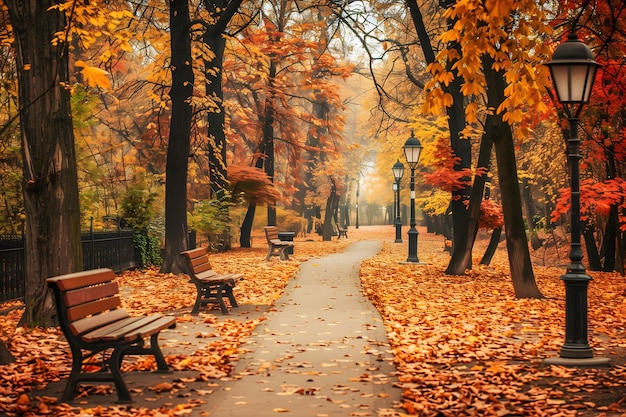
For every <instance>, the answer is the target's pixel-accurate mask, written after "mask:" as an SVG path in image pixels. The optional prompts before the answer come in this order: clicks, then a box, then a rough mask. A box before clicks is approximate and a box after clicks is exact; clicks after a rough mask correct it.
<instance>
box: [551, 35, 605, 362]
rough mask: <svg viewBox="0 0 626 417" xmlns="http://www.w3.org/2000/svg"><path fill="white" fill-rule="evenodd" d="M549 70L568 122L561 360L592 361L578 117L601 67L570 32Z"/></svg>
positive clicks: (558, 48)
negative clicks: (568, 233) (568, 218)
mask: <svg viewBox="0 0 626 417" xmlns="http://www.w3.org/2000/svg"><path fill="white" fill-rule="evenodd" d="M546 65H547V66H548V67H549V68H550V74H551V76H552V82H553V83H554V87H555V90H556V95H557V98H558V100H559V102H560V103H561V104H562V105H563V110H564V111H565V114H566V116H567V120H568V121H569V135H568V136H569V137H568V138H567V157H568V162H569V171H570V189H571V226H570V227H571V247H570V253H569V258H570V264H569V265H568V266H567V272H566V273H565V275H562V276H561V280H562V281H563V282H564V283H565V343H564V344H563V346H562V347H561V352H560V357H561V358H564V359H584V358H592V357H593V352H592V350H591V347H590V346H589V343H588V335H587V287H588V285H589V281H591V277H590V276H589V275H587V274H586V273H585V267H584V266H583V264H582V262H581V261H582V258H583V253H582V247H581V244H580V178H579V176H580V173H579V167H578V163H579V160H580V158H581V156H580V138H579V137H578V117H579V116H580V113H581V110H582V108H583V106H584V105H585V104H586V103H588V102H589V97H590V95H591V89H592V87H593V81H594V79H595V76H596V70H597V69H598V67H599V66H600V64H598V63H597V62H596V61H595V59H594V56H593V53H592V52H591V50H590V49H589V47H588V46H587V45H585V44H584V43H582V42H581V41H579V40H578V37H577V36H576V32H575V31H574V30H572V32H570V34H569V36H568V38H567V41H565V42H563V43H561V45H559V46H558V47H557V48H556V50H555V51H554V55H553V56H552V61H550V62H548V63H546Z"/></svg>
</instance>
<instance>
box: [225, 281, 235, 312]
mask: <svg viewBox="0 0 626 417" xmlns="http://www.w3.org/2000/svg"><path fill="white" fill-rule="evenodd" d="M234 286H235V283H234V282H232V283H229V284H226V285H224V289H223V292H222V297H224V296H226V297H228V301H230V306H231V307H239V304H237V300H235V295H234V294H233V287H234Z"/></svg>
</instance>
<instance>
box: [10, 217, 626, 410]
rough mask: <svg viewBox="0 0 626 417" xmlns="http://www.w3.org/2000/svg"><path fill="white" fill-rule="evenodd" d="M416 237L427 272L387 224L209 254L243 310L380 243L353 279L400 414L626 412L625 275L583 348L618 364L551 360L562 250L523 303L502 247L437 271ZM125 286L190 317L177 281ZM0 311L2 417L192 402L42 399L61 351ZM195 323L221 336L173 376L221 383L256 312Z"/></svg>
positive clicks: (155, 276)
mask: <svg viewBox="0 0 626 417" xmlns="http://www.w3.org/2000/svg"><path fill="white" fill-rule="evenodd" d="M420 231H421V230H420ZM421 232H422V233H420V236H419V257H420V260H421V261H422V264H421V265H404V264H402V263H401V262H402V261H404V260H405V259H406V256H407V245H406V239H405V243H403V244H397V243H393V240H394V229H393V227H391V226H379V227H361V228H360V229H355V228H354V227H351V228H350V231H349V236H350V239H348V240H346V239H341V240H336V239H334V240H333V241H332V242H321V241H319V238H318V237H313V238H312V237H310V236H309V237H308V238H296V247H295V254H294V255H292V256H291V258H290V260H289V261H287V262H280V261H278V260H274V259H273V260H272V261H270V262H265V261H263V259H264V257H265V252H266V248H264V247H262V246H263V245H260V244H259V246H261V247H259V248H253V249H239V248H237V249H234V250H232V251H229V252H227V253H223V254H215V255H212V256H211V261H212V263H213V268H214V269H215V270H216V271H218V272H239V273H243V274H244V276H245V279H244V280H243V281H241V282H240V283H239V284H238V288H237V289H236V296H237V299H238V302H239V303H240V304H251V305H266V306H271V305H272V304H273V302H274V301H275V300H276V299H277V298H278V297H279V296H280V295H281V294H282V292H283V289H284V288H285V286H286V285H287V283H288V281H289V279H290V278H292V277H293V276H295V274H296V273H297V270H298V267H299V265H300V263H302V262H304V261H306V260H308V259H310V258H314V257H319V256H324V255H326V254H329V253H334V252H340V251H342V250H343V249H345V248H346V247H347V245H349V244H350V243H353V242H355V241H356V240H360V239H380V240H383V248H382V251H381V252H380V253H379V254H378V255H377V256H375V257H374V258H371V259H368V260H366V261H365V262H363V264H362V267H361V272H360V274H361V280H362V283H363V290H364V293H365V294H367V296H369V297H370V299H371V300H372V302H373V303H374V304H375V306H376V307H377V308H378V310H379V311H380V313H381V315H382V316H383V319H384V321H385V326H386V330H387V334H388V336H389V339H390V342H391V346H392V349H393V354H394V357H395V361H396V364H397V367H398V374H397V379H398V385H399V386H400V387H401V388H402V389H403V401H404V403H403V407H404V408H403V410H399V411H398V415H406V414H408V415H420V416H620V415H626V406H624V405H622V402H623V401H624V398H625V395H626V390H625V388H624V386H625V385H624V384H625V383H626V368H625V367H624V361H625V358H626V339H625V336H626V303H625V302H624V294H623V293H624V289H625V288H626V285H625V284H626V283H625V280H624V278H623V277H621V276H619V275H618V274H612V273H595V272H593V273H591V275H592V276H593V279H594V280H593V281H592V283H591V285H590V287H589V333H590V343H591V345H592V347H593V348H594V351H595V354H596V355H597V356H606V357H610V358H611V360H612V366H611V367H606V368H597V369H596V368H588V369H587V368H566V367H562V366H554V365H546V364H545V363H544V362H543V359H545V358H547V357H556V356H558V351H559V349H560V346H561V344H562V342H563V339H564V288H563V284H562V282H561V281H560V280H559V277H560V275H562V274H563V272H564V270H565V268H564V265H561V264H565V263H566V257H567V250H566V249H564V248H563V247H560V248H558V250H557V249H554V250H550V249H549V248H548V249H546V248H541V249H539V250H538V251H536V252H533V260H534V261H535V267H534V272H535V276H536V279H537V282H538V285H539V288H540V290H541V291H542V293H543V294H544V295H545V296H546V298H545V299H542V300H517V299H515V297H514V294H513V289H512V285H511V282H510V277H509V272H508V260H507V256H506V249H505V246H504V243H501V244H500V247H499V249H498V251H497V254H496V256H495V257H494V260H493V262H492V263H491V265H490V266H482V265H475V266H474V268H473V270H472V271H470V272H469V273H468V274H467V275H464V276H448V275H445V274H444V270H445V268H446V266H447V264H448V261H449V254H448V253H446V252H444V250H443V246H444V245H443V238H442V237H441V236H435V235H432V234H427V233H425V231H421ZM487 239H488V236H487V235H486V234H481V235H480V236H479V240H478V242H477V247H476V251H475V263H476V264H477V263H478V260H479V259H480V256H481V255H482V251H483V250H484V248H485V245H486V243H487ZM546 265H548V266H546ZM119 281H120V284H121V293H122V300H123V303H124V305H125V308H127V309H128V310H129V311H131V312H132V313H133V314H145V313H151V312H168V313H173V314H175V315H176V316H177V321H178V322H184V321H187V320H189V321H191V320H197V317H196V318H193V317H192V316H190V315H189V314H188V312H189V310H190V309H191V305H192V304H193V300H194V299H195V288H194V287H193V285H192V284H191V283H189V281H188V278H187V277H186V276H185V275H180V276H176V275H172V274H159V273H158V271H156V270H147V271H130V272H126V273H124V274H122V275H121V276H120V277H119ZM0 313H1V314H2V320H0V339H1V340H3V341H4V342H5V343H6V344H7V347H8V348H9V350H10V351H11V353H12V354H13V355H14V356H15V357H16V363H13V364H10V365H0V415H2V413H4V414H5V415H7V416H35V415H54V416H70V415H71V416H76V415H80V416H113V415H115V416H124V415H129V416H130V415H134V416H177V415H186V414H189V412H190V409H191V408H193V407H194V406H195V405H196V404H194V400H193V399H191V400H190V401H189V404H187V405H182V406H181V405H178V406H176V407H172V408H171V409H166V408H159V409H144V408H141V409H137V408H132V407H130V408H129V407H96V408H81V407H80V406H77V405H68V404H62V403H59V402H58V400H57V399H56V398H52V397H42V396H37V394H36V392H37V391H39V390H41V389H42V388H43V387H45V386H46V385H47V384H48V383H51V382H56V381H59V380H62V379H63V378H65V377H67V375H68V374H69V371H70V362H69V360H68V352H69V349H68V347H67V344H66V342H65V341H64V339H63V337H62V335H61V334H60V332H59V330H57V329H54V328H51V329H41V328H37V329H25V328H22V327H16V324H17V322H18V320H19V317H20V315H21V313H22V310H21V306H20V305H19V303H6V304H4V305H0ZM217 314H219V313H217ZM200 317H201V319H202V320H204V322H205V323H206V324H207V325H208V326H211V328H212V332H213V334H214V335H217V336H219V337H217V338H214V337H207V339H206V340H207V341H206V343H205V344H204V345H203V347H201V348H199V349H196V350H193V351H192V352H186V351H185V353H181V354H178V355H168V356H166V360H167V362H168V364H169V365H170V367H172V368H173V369H175V370H181V371H183V370H192V371H195V372H197V374H198V376H197V378H199V379H201V380H210V379H212V378H223V377H226V376H228V375H229V373H230V372H231V371H232V363H233V360H234V359H235V358H236V357H237V355H238V354H239V353H241V350H240V349H241V346H242V345H243V343H244V341H245V339H246V338H247V336H249V335H250V333H251V332H252V331H253V330H254V328H255V326H256V325H258V324H259V322H260V321H261V320H262V319H263V318H261V319H254V320H235V319H229V318H226V319H224V318H218V316H215V315H213V314H202V315H201V316H200ZM199 337H204V336H203V335H200V336H199ZM151 368H153V363H151V361H150V360H148V359H147V358H136V359H135V360H132V361H125V362H124V368H123V369H124V370H125V371H131V370H144V369H151ZM153 388H154V389H155V390H156V389H159V387H153ZM95 389H97V387H96V388H95ZM90 394H91V392H89V391H85V392H83V393H82V395H90ZM400 411H402V412H400Z"/></svg>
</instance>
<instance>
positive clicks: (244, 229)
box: [239, 202, 256, 248]
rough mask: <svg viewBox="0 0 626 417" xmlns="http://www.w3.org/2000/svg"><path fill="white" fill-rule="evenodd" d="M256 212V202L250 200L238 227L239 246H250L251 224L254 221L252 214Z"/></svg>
mask: <svg viewBox="0 0 626 417" xmlns="http://www.w3.org/2000/svg"><path fill="white" fill-rule="evenodd" d="M255 213H256V203H255V202H251V203H250V204H248V210H247V211H246V215H245V217H244V218H243V222H241V228H240V229H239V246H241V247H242V248H251V247H252V239H251V237H252V225H253V223H254V214H255Z"/></svg>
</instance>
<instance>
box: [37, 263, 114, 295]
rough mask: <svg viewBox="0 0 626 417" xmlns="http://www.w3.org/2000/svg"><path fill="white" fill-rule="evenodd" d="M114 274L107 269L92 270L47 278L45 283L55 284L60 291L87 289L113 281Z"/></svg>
mask: <svg viewBox="0 0 626 417" xmlns="http://www.w3.org/2000/svg"><path fill="white" fill-rule="evenodd" d="M114 279H115V272H113V270H111V269H108V268H100V269H92V270H90V271H83V272H74V273H72V274H65V275H60V276H58V277H52V278H48V279H47V280H46V281H47V282H49V283H55V284H56V285H57V286H58V287H59V289H60V290H61V291H69V290H73V289H76V288H82V287H89V286H91V285H97V284H101V283H103V282H108V281H113V280H114Z"/></svg>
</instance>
